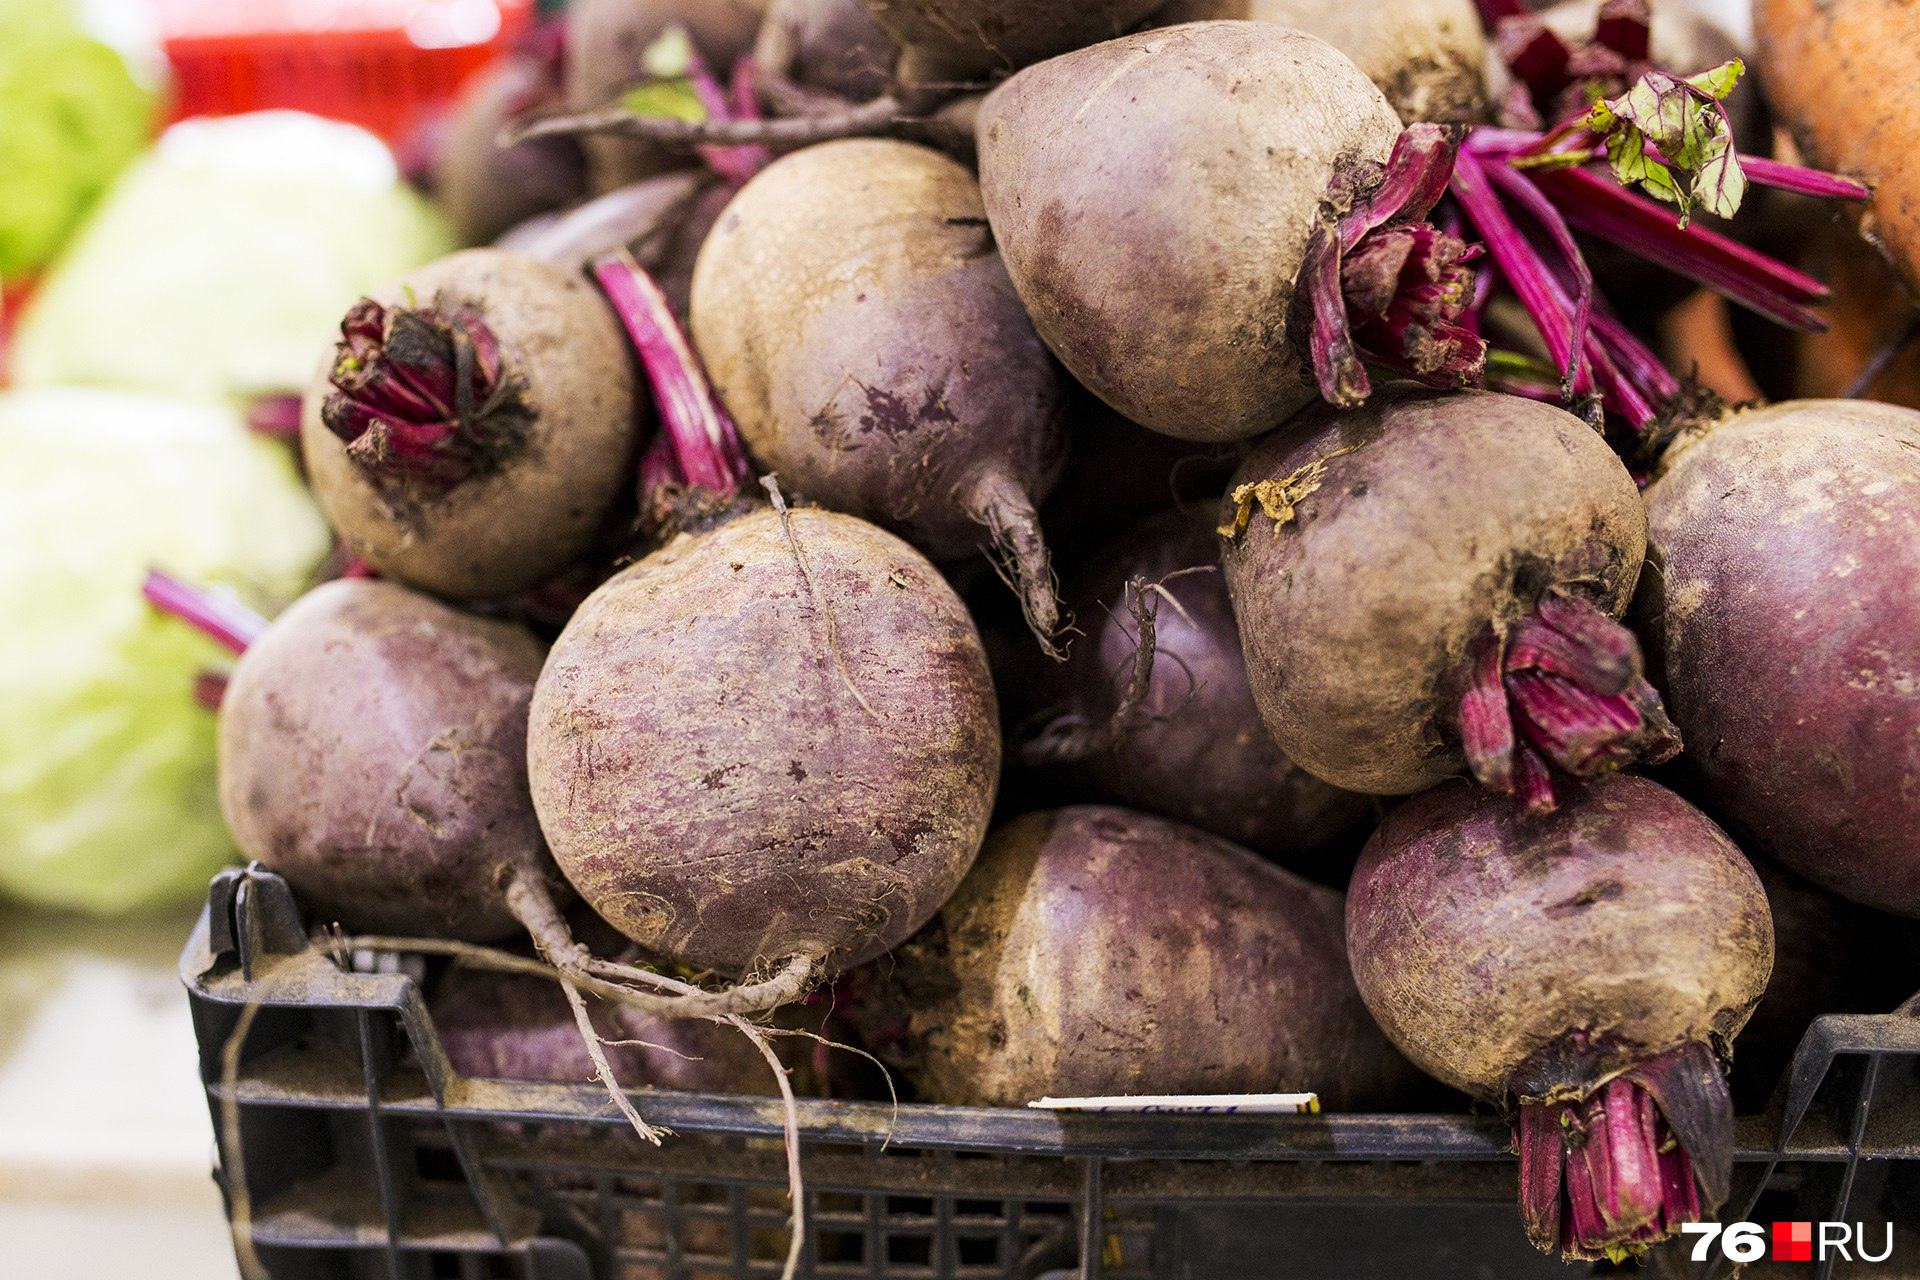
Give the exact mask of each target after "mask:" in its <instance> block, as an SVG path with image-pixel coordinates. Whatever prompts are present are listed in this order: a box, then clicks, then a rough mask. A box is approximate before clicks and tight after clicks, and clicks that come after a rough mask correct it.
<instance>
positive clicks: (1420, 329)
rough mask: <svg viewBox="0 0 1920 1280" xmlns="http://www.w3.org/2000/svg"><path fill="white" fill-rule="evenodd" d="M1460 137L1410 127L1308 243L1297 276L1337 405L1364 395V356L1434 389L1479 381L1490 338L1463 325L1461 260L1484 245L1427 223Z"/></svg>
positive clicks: (1323, 384)
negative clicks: (1368, 182) (1365, 187)
mask: <svg viewBox="0 0 1920 1280" xmlns="http://www.w3.org/2000/svg"><path fill="white" fill-rule="evenodd" d="M1462 136H1463V135H1462V131H1461V130H1460V129H1458V128H1457V127H1454V126H1448V125H1438V124H1414V125H1410V126H1408V127H1407V128H1406V129H1405V130H1403V131H1402V132H1401V134H1400V136H1399V138H1398V139H1396V140H1395V142H1394V145H1393V152H1392V154H1391V155H1389V156H1388V158H1387V163H1386V165H1385V167H1384V169H1383V170H1382V173H1381V177H1380V179H1379V181H1378V182H1377V183H1376V184H1375V185H1374V187H1373V189H1372V190H1370V191H1367V192H1365V193H1364V194H1362V195H1361V196H1360V197H1359V198H1358V199H1357V200H1356V201H1355V203H1354V205H1353V207H1352V208H1350V209H1348V210H1347V211H1346V212H1344V213H1342V214H1340V215H1339V216H1338V219H1337V221H1336V222H1335V224H1334V226H1333V228H1332V229H1331V230H1328V229H1327V228H1326V226H1325V224H1324V223H1323V225H1322V227H1321V228H1319V229H1317V230H1316V231H1315V233H1314V238H1313V240H1311V241H1310V242H1309V244H1308V247H1307V254H1306V258H1305V259H1304V261H1303V263H1302V267H1301V277H1300V278H1301V283H1302V286H1303V287H1304V288H1305V289H1306V290H1307V292H1308V296H1309V298H1310V300H1311V301H1312V303H1313V321H1314V324H1313V334H1312V340H1311V343H1310V349H1311V352H1312V356H1313V366H1314V375H1315V380H1316V381H1317V382H1318V383H1319V386H1320V393H1321V395H1322V396H1323V397H1324V398H1325V399H1326V400H1327V401H1328V402H1329V403H1331V404H1335V405H1339V406H1341V407H1343V408H1351V407H1353V406H1354V405H1357V404H1359V403H1361V402H1363V401H1364V400H1365V399H1366V397H1367V395H1368V393H1369V392H1370V390H1371V387H1370V385H1369V383H1368V379H1367V374H1366V369H1365V367H1364V366H1363V365H1362V364H1361V363H1360V356H1361V354H1363V353H1364V354H1365V355H1366V356H1367V357H1368V358H1370V359H1372V360H1374V361H1375V362H1376V363H1379V364H1381V365H1384V366H1386V367H1387V368H1390V369H1392V370H1394V371H1395V372H1397V373H1400V374H1402V375H1404V376H1406V377H1410V378H1413V379H1415V380H1416V381H1419V382H1423V383H1425V384H1427V385H1428V386H1434V387H1464V386H1471V385H1474V384H1475V383H1477V382H1478V381H1479V379H1480V376H1481V374H1482V371H1483V369H1484V367H1485V362H1486V344H1485V343H1484V342H1483V341H1481V339H1480V336H1479V334H1478V332H1477V331H1476V330H1475V329H1474V328H1472V327H1470V326H1469V325H1466V324H1462V323H1461V322H1460V321H1461V317H1462V316H1463V315H1465V314H1466V313H1467V310H1468V306H1469V304H1470V303H1471V302H1472V299H1473V294H1474V283H1473V272H1472V271H1471V270H1470V269H1468V268H1467V267H1466V266H1465V264H1466V263H1467V262H1469V261H1471V260H1472V259H1473V258H1474V257H1475V256H1477V255H1478V253H1479V252H1480V251H1479V248H1478V247H1477V246H1470V245H1466V244H1463V243H1461V242H1460V240H1459V239H1458V238H1457V237H1455V236H1453V235H1451V234H1449V233H1448V232H1446V231H1442V230H1441V229H1439V228H1438V227H1436V226H1434V225H1433V224H1432V223H1430V222H1425V221H1421V219H1423V218H1425V217H1426V215H1427V214H1428V213H1430V212H1431V211H1432V209H1433V207H1434V204H1435V203H1436V202H1437V201H1438V200H1439V199H1440V197H1441V196H1442V195H1444V194H1445V193H1446V190H1447V183H1448V181H1449V180H1450V179H1451V178H1452V176H1453V165H1454V157H1455V155H1456V153H1457V152H1458V150H1459V146H1460V141H1461V138H1462ZM1329 216H1331V215H1329Z"/></svg>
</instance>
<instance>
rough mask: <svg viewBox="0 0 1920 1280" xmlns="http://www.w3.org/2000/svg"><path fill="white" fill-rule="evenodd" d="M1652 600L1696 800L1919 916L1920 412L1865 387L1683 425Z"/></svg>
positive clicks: (1658, 488)
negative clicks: (1867, 394) (1850, 395)
mask: <svg viewBox="0 0 1920 1280" xmlns="http://www.w3.org/2000/svg"><path fill="white" fill-rule="evenodd" d="M1647 511H1648V514H1649V522H1650V536H1651V540H1652V544H1653V549H1652V559H1653V562H1654V564H1655V565H1656V566H1657V567H1658V570H1659V572H1658V573H1657V574H1650V575H1649V582H1648V588H1649V591H1648V600H1647V606H1646V608H1645V609H1644V610H1643V613H1644V618H1645V627H1644V630H1645V633H1646V636H1647V647H1648V651H1649V654H1650V656H1652V657H1653V658H1654V659H1655V660H1656V661H1657V663H1658V664H1659V665H1660V666H1663V667H1664V668H1665V678H1666V685H1665V688H1666V694H1667V699H1668V705H1669V707H1670V708H1671V709H1672V712H1673V716H1674V720H1675V722H1676V723H1678V724H1679V726H1680V728H1681V732H1682V733H1684V734H1685V735H1686V736H1687V739H1688V741H1689V743H1690V744H1691V745H1692V748H1693V749H1692V751H1691V752H1690V753H1689V759H1690V760H1691V761H1692V767H1693V769H1694V770H1695V772H1696V773H1697V775H1698V777H1699V780H1700V785H1701V789H1702V792H1701V793H1702V795H1703V797H1704V799H1705V801H1706V803H1707V804H1708V805H1709V807H1711V808H1712V809H1713V811H1714V812H1715V813H1716V814H1718V815H1720V816H1721V817H1723V818H1724V819H1725V820H1726V822H1727V823H1728V824H1729V825H1730V826H1732V827H1734V828H1735V829H1736V830H1738V831H1739V832H1740V833H1741V834H1742V835H1743V836H1745V837H1746V838H1747V839H1749V840H1751V841H1752V842H1753V844H1754V846H1755V848H1757V849H1759V850H1760V851H1761V852H1763V853H1766V854H1769V855H1771V856H1773V857H1775V858H1778V859H1779V860H1780V861H1781V862H1784V863H1786V864H1787V865H1788V866H1789V867H1791V868H1793V869H1794V870H1796V871H1798V872H1800V873H1801V874H1802V875H1804V876H1806V877H1807V878H1809V879H1811V880H1813V881H1815V882H1816V883H1819V884H1822V885H1824V886H1826V887H1827V888H1829V889H1832V890H1833V891H1834V892H1836V893H1839V894H1842V895H1843V896H1845V897H1849V898H1852V899H1854V900H1855V901H1857V902H1861V903H1864V904H1866V905H1867V906H1871V907H1878V908H1880V909H1881V910H1884V911H1892V912H1896V913H1899V914H1901V915H1909V916H1920V588H1917V587H1916V584H1920V413H1916V412H1914V411H1913V410H1910V409H1900V408H1895V407H1893V406H1891V405H1883V404H1874V403H1870V402H1867V401H1857V400H1824V401H1795V402H1791V403H1787V404H1780V405H1775V406H1773V407H1771V408H1767V409H1760V410H1753V411H1749V412H1744V413H1738V414H1735V415H1733V416H1732V417H1730V418H1728V419H1726V420H1724V421H1723V422H1721V423H1719V424H1716V425H1713V426H1711V427H1709V428H1707V429H1706V431H1705V432H1704V434H1701V435H1698V436H1697V437H1695V438H1687V437H1682V439H1681V440H1680V441H1679V443H1678V444H1676V446H1675V447H1674V448H1673V449H1672V450H1671V451H1670V452H1669V454H1668V457H1667V459H1666V461H1665V463H1664V466H1663V470H1662V472H1661V474H1660V476H1659V478H1658V480H1657V481H1656V483H1655V484H1654V485H1653V486H1652V487H1651V488H1650V489H1649V490H1648V491H1647Z"/></svg>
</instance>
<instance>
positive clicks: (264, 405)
mask: <svg viewBox="0 0 1920 1280" xmlns="http://www.w3.org/2000/svg"><path fill="white" fill-rule="evenodd" d="M247 429H248V430H249V431H252V432H253V433H254V434H255V435H262V436H268V437H271V438H272V439H275V440H298V439H299V438H300V397H299V396H255V397H254V398H253V400H251V401H250V402H249V403H248V404H247Z"/></svg>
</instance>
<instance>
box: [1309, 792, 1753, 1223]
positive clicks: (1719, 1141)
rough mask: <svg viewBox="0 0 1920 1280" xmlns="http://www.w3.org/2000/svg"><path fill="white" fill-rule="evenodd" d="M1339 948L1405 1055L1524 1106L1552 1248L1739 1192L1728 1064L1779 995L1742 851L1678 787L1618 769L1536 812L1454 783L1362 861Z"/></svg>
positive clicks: (1537, 1216) (1524, 1185)
mask: <svg viewBox="0 0 1920 1280" xmlns="http://www.w3.org/2000/svg"><path fill="white" fill-rule="evenodd" d="M1347 948H1348V951H1349V954H1350V955H1351V956H1352V960H1353V973H1354V977H1355V979H1356V980H1357V981H1358V982H1359V985H1360V992H1361V994H1362V995H1363V996H1364V997H1365V998H1366V1002H1367V1007H1368V1008H1369V1009H1371V1010H1372V1011H1373V1014H1374V1016H1375V1017H1376V1018H1378V1019H1379V1021H1380V1025H1381V1026H1382V1027H1383V1028H1385V1030H1386V1032H1387V1035H1388V1036H1390V1037H1391V1038H1392V1039H1393V1042H1394V1043H1395V1044H1396V1045H1398V1046H1399V1047H1400V1048H1401V1050H1402V1051H1403V1052H1405V1053H1406V1055H1407V1056H1408V1057H1409V1058H1411V1059H1413V1061H1414V1062H1415V1063H1416V1064H1418V1065H1419V1066H1421V1067H1422V1068H1424V1069H1425V1070H1427V1071H1429V1072H1431V1073H1432V1074H1433V1075H1435V1076H1437V1077H1439V1078H1440V1079H1441V1080H1444V1081H1445V1082H1447V1083H1448V1084H1450V1085H1453V1086H1454V1087H1456V1088H1459V1089H1464V1090H1466V1091H1467V1092H1469V1093H1471V1094H1474V1095H1476V1096H1478V1097H1480V1098H1483V1099H1486V1100H1488V1101H1490V1102H1495V1103H1499V1104H1501V1105H1502V1106H1505V1107H1508V1108H1510V1109H1512V1110H1513V1111H1514V1113H1515V1115H1514V1131H1515V1141H1516V1143H1517V1145H1518V1146H1519V1149H1520V1163H1521V1167H1520V1179H1521V1182H1520V1198H1521V1210H1522V1213H1523V1215H1524V1216H1525V1219H1526V1224H1527V1230H1528V1233H1529V1235H1531V1237H1532V1238H1533V1241H1534V1243H1535V1244H1536V1245H1538V1246H1539V1247H1540V1248H1541V1249H1542V1250H1544V1251H1548V1252H1551V1251H1553V1250H1556V1249H1558V1250H1559V1251H1560V1252H1561V1254H1562V1255H1563V1256H1564V1257H1567V1258H1598V1257H1603V1256H1614V1257H1616V1258H1617V1257H1619V1256H1622V1255H1624V1254H1628V1253H1637V1252H1639V1251H1641V1250H1643V1249H1644V1248H1645V1247H1646V1246H1647V1245H1648V1244H1651V1243H1653V1242H1655V1241H1658V1240H1661V1239H1664V1238H1666V1237H1667V1236H1670V1235H1672V1234H1674V1233H1676V1232H1677V1231H1678V1230H1679V1224H1680V1223H1682V1222H1692V1221H1698V1220H1700V1219H1701V1218H1702V1217H1703V1216H1706V1215H1710V1214H1711V1213H1712V1212H1713V1211H1714V1210H1715V1209H1717V1208H1718V1207H1719V1205H1720V1204H1721V1203H1723V1202H1724V1201H1725V1200H1726V1198H1727V1192H1728V1182H1729V1180H1730V1178H1731V1176H1732V1165H1733V1107H1732V1103H1731V1101H1730V1100H1729V1097H1728V1092H1727V1083H1726V1078H1725V1076H1724V1075H1723V1074H1722V1071H1721V1068H1720V1064H1719V1062H1718V1061H1717V1060H1716V1054H1717V1053H1718V1052H1720V1051H1724V1049H1725V1047H1726V1045H1727V1043H1728V1042H1729V1041H1730V1040H1731V1039H1732V1038H1733V1036H1734V1035H1735V1034H1736V1033H1737V1032H1738V1031H1739V1030H1740V1028H1741V1026H1742V1025H1743V1024H1744V1023H1745V1022H1746V1019H1747V1015H1748V1014H1749V1013H1750V1012H1751V1011H1752V1009H1753V1006H1754V1004H1755V1002H1757V1001H1758V1000H1759V999H1760V995H1761V992H1762V991H1763V990H1765V988H1766V984H1767V975H1768V972H1769V970H1770V969H1771V968H1772V964H1773V928H1772V924H1771V922H1770V920H1769V919H1768V915H1767V899H1766V894H1765V892H1764V891H1763V890H1762V888H1761V886H1760V880H1759V877H1758V876H1756V875H1755V874H1754V871H1753V868H1752V867H1751V866H1749V865H1748V863H1747V860H1746V858H1745V857H1743V856H1742V855H1741V853H1740V850H1739V849H1737V848H1735V847H1734V845H1733V842H1732V841H1731V840H1729V839H1727V837H1726V836H1725V835H1724V834H1723V833H1722V832H1721V831H1720V829H1719V828H1718V827H1716V826H1714V825H1713V823H1712V822H1711V821H1710V820H1709V819H1708V818H1707V817H1706V816H1705V815H1704V814H1702V813H1700V812H1699V811H1698V810H1696V809H1694V808H1692V807H1691V806H1690V805H1688V804H1687V803H1686V802H1685V801H1683V800H1681V799H1680V798H1679V797H1678V796H1676V795H1674V794H1673V793H1672V792H1669V791H1667V790H1665V789H1664V788H1662V787H1660V786H1657V785H1656V784H1654V783H1652V782H1649V781H1647V780H1646V779H1644V778H1638V777H1633V776H1629V775H1614V776H1611V777H1606V778H1602V779H1599V780H1597V781H1595V782H1592V783H1590V784H1588V785H1587V786H1586V787H1584V788H1583V789H1582V790H1581V791H1579V792H1578V793H1577V794H1576V795H1574V796H1572V797H1570V798H1569V799H1568V800H1567V802H1566V803H1565V804H1564V805H1563V806H1562V807H1561V808H1560V810H1559V811H1558V812H1556V813H1554V814H1553V815H1551V816H1549V817H1546V818H1529V817H1526V816H1523V815H1521V814H1519V813H1517V812H1516V811H1515V810H1514V807H1513V806H1512V805H1511V804H1508V803H1507V802H1505V801H1504V800H1503V799H1502V798H1501V797H1498V796H1493V795H1489V794H1487V793H1486V792H1484V791H1480V790H1478V789H1476V788H1474V787H1473V786H1472V785H1471V784H1469V783H1467V782H1465V781H1464V780H1455V781H1452V782H1447V783H1443V784H1442V785H1440V786H1438V787H1435V788H1433V789H1432V790H1430V791H1427V792H1425V793H1424V794H1422V795H1419V796H1416V797H1414V798H1413V799H1411V800H1409V801H1407V802H1406V803H1405V804H1403V805H1401V806H1400V807H1399V808H1397V809H1395V810H1394V811H1393V812H1392V813H1390V814H1388V815H1387V818H1386V821H1385V822H1384V823H1383V824H1382V825H1381V827H1380V830H1379V831H1378V832H1377V833H1375V835H1374V837H1373V840H1372V841H1371V842H1370V843H1369V844H1368V846H1367V849H1366V851H1365V852H1364V853H1363V854H1362V855H1361V858H1360V864H1359V866H1358V867H1357V868H1356V869H1355V870H1354V874H1353V883H1352V887H1351V889H1350V890H1349V893H1348V898H1347Z"/></svg>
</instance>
